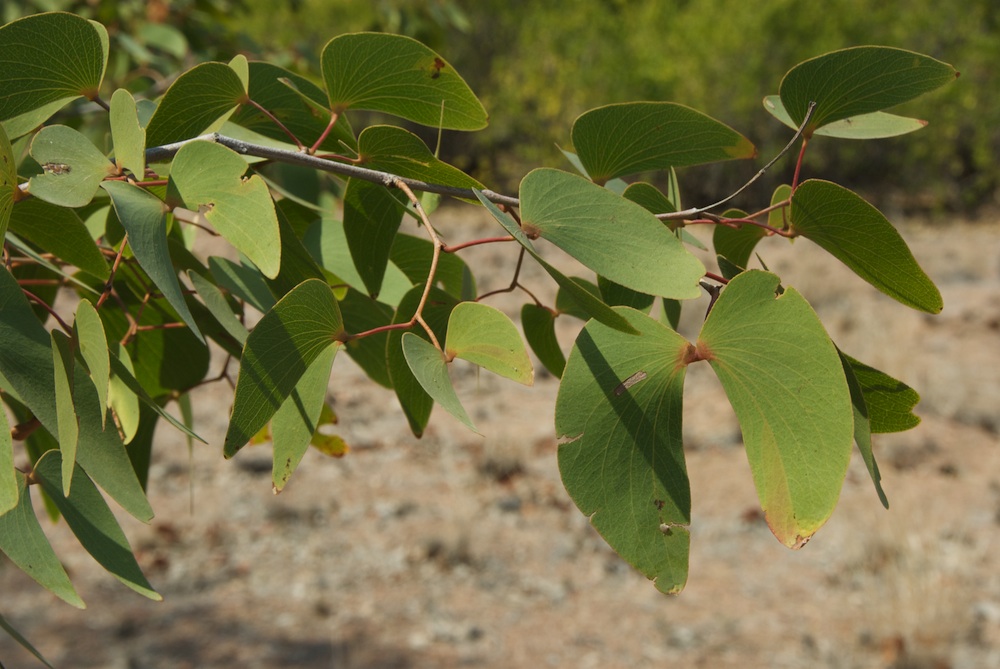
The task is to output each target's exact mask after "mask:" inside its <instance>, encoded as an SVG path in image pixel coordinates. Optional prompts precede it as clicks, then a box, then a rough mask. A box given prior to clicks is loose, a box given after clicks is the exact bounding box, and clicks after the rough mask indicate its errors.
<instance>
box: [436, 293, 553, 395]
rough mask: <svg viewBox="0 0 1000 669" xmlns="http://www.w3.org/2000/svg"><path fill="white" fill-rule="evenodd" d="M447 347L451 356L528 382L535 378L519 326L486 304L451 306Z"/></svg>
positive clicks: (509, 377) (514, 379) (529, 383)
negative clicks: (452, 307) (518, 329)
mask: <svg viewBox="0 0 1000 669" xmlns="http://www.w3.org/2000/svg"><path fill="white" fill-rule="evenodd" d="M444 350H445V354H446V355H447V357H448V359H449V360H450V359H452V358H462V359H463V360H468V361H469V362H471V363H473V364H475V365H479V366H480V367H483V368H485V369H488V370H490V371H491V372H493V373H494V374H499V375H500V376H503V377H505V378H508V379H511V380H513V381H517V382H518V383H521V384H524V385H526V386H530V385H531V384H532V383H533V381H534V378H535V373H534V371H533V370H532V368H531V360H529V359H528V352H527V351H526V350H525V348H524V342H522V341H521V335H520V334H518V332H517V326H515V325H514V323H513V321H511V320H510V318H508V317H507V316H506V315H505V314H504V313H503V312H502V311H499V310H498V309H495V308H493V307H491V306H489V305H486V304H480V303H479V302H462V303H460V304H459V305H457V306H456V307H455V308H454V309H453V310H452V312H451V317H450V318H449V319H448V340H447V341H446V342H445V347H444Z"/></svg>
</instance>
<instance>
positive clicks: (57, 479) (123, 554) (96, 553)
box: [35, 451, 163, 602]
mask: <svg viewBox="0 0 1000 669" xmlns="http://www.w3.org/2000/svg"><path fill="white" fill-rule="evenodd" d="M61 455H62V454H61V453H59V451H49V452H48V453H47V454H45V455H44V456H42V458H41V459H40V460H39V461H38V462H37V463H36V464H35V475H36V476H37V477H38V479H39V481H40V482H41V484H42V488H43V489H44V490H45V492H46V493H47V494H48V495H49V497H51V498H52V500H53V501H54V502H55V503H56V506H58V507H59V510H60V511H61V512H62V515H63V517H64V518H65V519H66V524H67V525H69V528H70V529H71V530H72V531H73V534H75V535H76V538H77V539H79V540H80V544H81V545H82V546H83V547H84V549H86V551H87V552H88V553H90V554H91V556H93V558H94V559H95V560H97V562H98V563H100V565H101V566H102V567H104V568H105V569H107V570H108V571H109V572H111V575H112V576H114V577H115V578H117V579H118V580H119V581H121V582H122V583H124V584H125V585H127V586H128V587H129V588H131V589H132V590H135V591H136V592H138V593H139V594H140V595H142V596H143V597H148V598H149V599H152V600H153V601H157V602H159V601H162V600H163V597H161V596H160V595H159V594H158V593H157V592H156V591H155V590H153V586H151V585H150V584H149V581H147V580H146V577H145V576H143V574H142V570H141V569H140V568H139V564H138V563H137V562H136V561H135V557H134V556H133V555H132V547H131V546H129V543H128V539H127V538H125V533H124V532H122V529H121V527H119V526H118V521H117V520H115V516H114V514H113V513H111V509H109V508H108V505H107V503H106V502H105V501H104V498H103V497H101V493H100V492H98V490H97V487H96V486H95V485H94V483H93V482H92V481H91V480H90V479H89V478H88V477H87V475H86V474H84V473H83V470H81V469H80V468H79V467H77V468H74V469H73V474H72V476H73V493H72V494H71V495H64V494H63V488H64V487H66V488H68V487H69V486H64V484H63V481H62V474H61V469H62V457H61Z"/></svg>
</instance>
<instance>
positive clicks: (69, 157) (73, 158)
mask: <svg viewBox="0 0 1000 669" xmlns="http://www.w3.org/2000/svg"><path fill="white" fill-rule="evenodd" d="M31 157H32V158H34V159H35V162H37V163H38V164H39V165H41V166H42V174H39V175H37V176H33V177H31V180H30V181H29V182H28V191H29V192H30V193H31V194H32V195H34V196H35V197H38V198H41V199H43V200H45V201H46V202H51V203H52V204H58V205H59V206H61V207H82V206H84V205H85V204H88V203H89V202H90V201H91V200H93V199H94V193H96V192H97V188H98V186H100V185H101V181H103V180H104V178H105V177H109V176H114V175H115V174H116V172H117V169H116V168H115V164H114V163H112V162H111V161H110V160H108V159H107V158H106V157H105V156H104V154H103V153H101V152H100V151H98V150H97V147H96V146H94V144H93V142H91V141H90V140H89V139H87V138H86V137H84V136H83V135H81V134H80V133H79V132H77V131H76V130H73V128H69V127H67V126H64V125H50V126H48V127H45V128H42V129H41V131H40V132H39V133H38V134H37V135H35V137H34V139H32V140H31Z"/></svg>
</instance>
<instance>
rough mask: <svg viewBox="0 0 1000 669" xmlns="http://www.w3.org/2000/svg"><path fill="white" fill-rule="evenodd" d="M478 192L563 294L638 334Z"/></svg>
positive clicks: (593, 314)
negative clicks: (549, 259)
mask: <svg viewBox="0 0 1000 669" xmlns="http://www.w3.org/2000/svg"><path fill="white" fill-rule="evenodd" d="M585 183H589V182H585ZM475 193H476V197H478V198H479V201H480V202H482V203H483V206H485V207H486V210H487V211H489V212H490V213H491V214H492V215H493V218H495V219H496V220H497V221H498V222H499V223H500V225H502V226H503V227H504V229H505V230H506V231H507V232H508V233H510V235H511V236H513V237H514V239H515V240H516V241H517V243H518V244H520V245H521V246H523V247H524V248H525V250H527V252H528V254H529V255H531V257H532V258H534V259H535V262H537V263H538V264H539V265H541V266H542V269H544V270H545V271H546V272H547V273H548V275H549V276H551V277H552V279H553V280H554V281H555V282H556V284H557V285H558V286H559V289H560V293H564V294H565V295H566V296H567V297H569V299H570V300H572V301H573V302H574V303H575V304H576V306H577V307H579V308H580V309H581V310H582V311H583V312H584V313H585V314H587V315H588V316H589V317H590V318H594V319H596V320H598V321H600V322H601V323H604V324H605V325H607V326H608V327H611V328H614V329H616V330H621V331H622V332H629V333H634V329H633V328H632V326H631V325H629V323H628V321H627V320H625V319H624V318H623V317H622V316H621V315H620V314H618V313H617V312H615V311H614V310H613V309H611V307H609V306H608V305H606V304H604V302H602V301H601V298H600V297H599V295H598V294H597V293H594V292H590V291H588V290H586V289H585V288H583V287H581V286H580V285H579V284H578V283H577V282H576V280H574V279H571V278H570V277H568V276H566V275H565V274H563V273H562V272H560V271H559V270H557V269H556V268H555V267H553V266H552V265H550V264H548V263H547V262H545V261H544V260H543V259H542V257H541V256H540V255H538V252H537V251H535V245H534V244H532V243H531V240H530V239H528V236H527V235H526V234H525V233H524V231H523V230H522V229H521V228H519V227H518V225H517V223H515V222H514V221H513V219H511V218H510V216H508V215H507V214H505V213H504V212H502V211H500V209H498V208H497V206H496V205H495V204H493V203H492V202H490V201H489V200H487V199H486V198H485V197H484V196H483V194H482V193H481V192H480V191H478V190H477V191H475ZM653 220H656V219H653ZM668 234H669V233H668Z"/></svg>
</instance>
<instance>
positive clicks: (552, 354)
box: [521, 304, 566, 378]
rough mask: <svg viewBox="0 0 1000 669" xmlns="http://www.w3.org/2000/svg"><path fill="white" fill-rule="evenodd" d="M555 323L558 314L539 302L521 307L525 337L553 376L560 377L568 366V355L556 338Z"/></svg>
mask: <svg viewBox="0 0 1000 669" xmlns="http://www.w3.org/2000/svg"><path fill="white" fill-rule="evenodd" d="M555 324H556V315H555V314H554V313H552V310H550V309H546V308H545V307H541V306H538V305H537V304H525V305H524V306H522V307H521V327H522V328H523V329H524V338H525V339H527V340H528V345H529V346H530V347H531V350H532V351H534V352H535V355H536V356H538V360H539V361H540V362H541V363H542V364H543V365H545V369H547V370H549V371H550V372H551V373H552V376H554V377H556V378H560V377H561V376H562V374H563V369H565V368H566V356H564V355H563V352H562V347H560V346H559V340H558V339H557V338H556V329H555Z"/></svg>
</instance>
